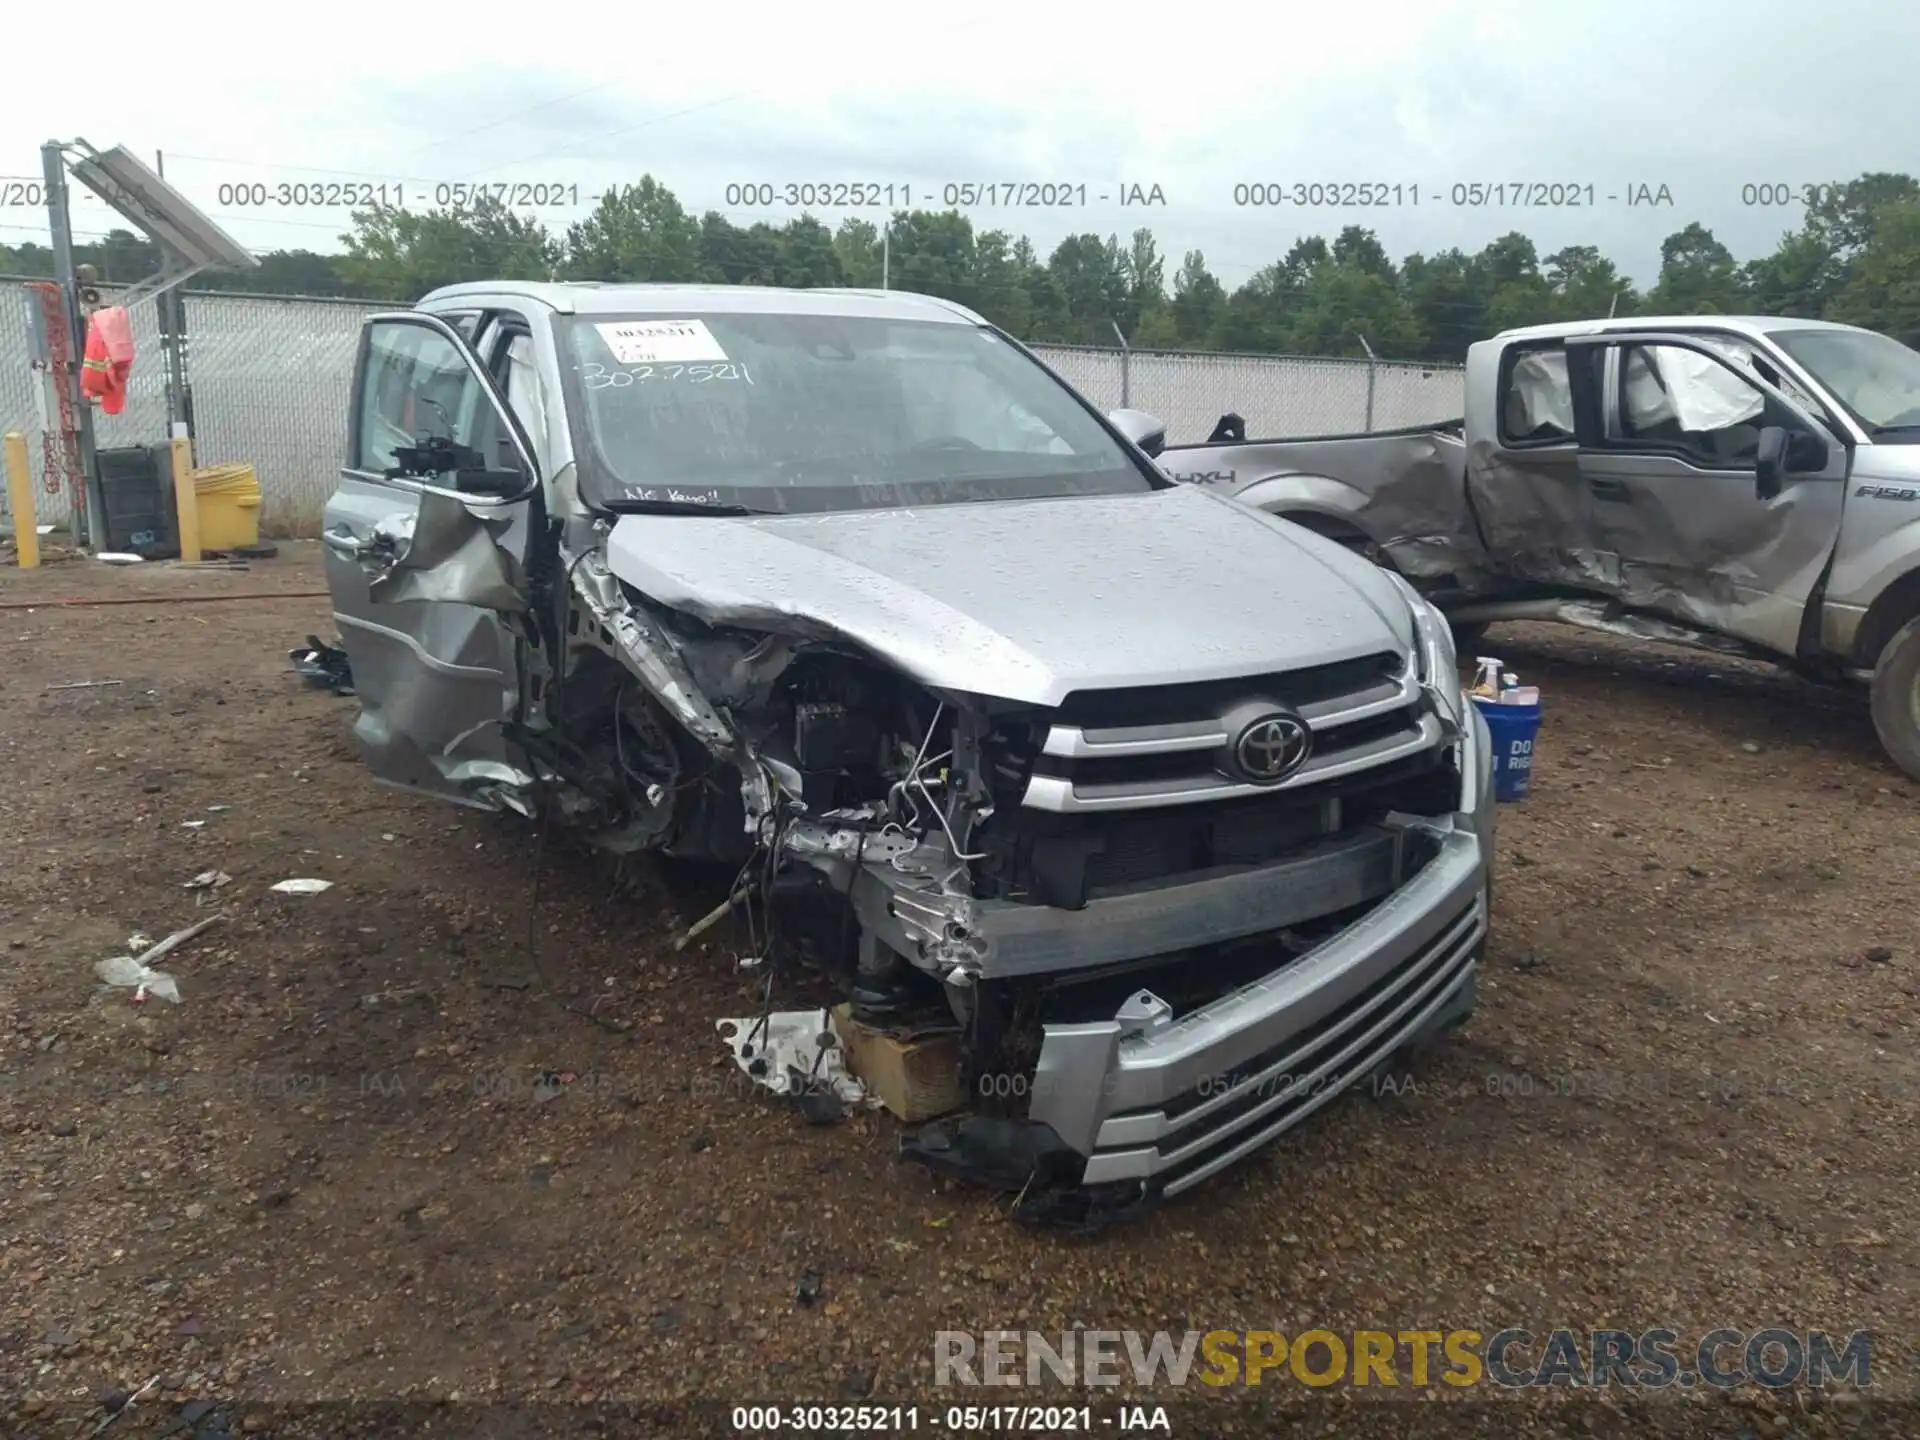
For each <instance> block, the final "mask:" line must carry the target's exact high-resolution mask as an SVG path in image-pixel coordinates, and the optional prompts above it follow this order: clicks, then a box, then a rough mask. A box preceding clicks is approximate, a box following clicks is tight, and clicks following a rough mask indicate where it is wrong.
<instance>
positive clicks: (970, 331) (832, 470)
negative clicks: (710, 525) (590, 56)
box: [562, 314, 1155, 512]
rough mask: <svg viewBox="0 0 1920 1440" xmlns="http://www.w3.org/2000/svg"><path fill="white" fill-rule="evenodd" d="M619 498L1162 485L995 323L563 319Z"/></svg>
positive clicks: (619, 501) (578, 394)
mask: <svg viewBox="0 0 1920 1440" xmlns="http://www.w3.org/2000/svg"><path fill="white" fill-rule="evenodd" d="M562 328H563V333H564V334H565V336H566V339H567V344H566V349H567V351H568V352H569V353H568V355H567V359H568V363H569V368H570V370H571V372H572V373H571V375H570V376H569V385H568V389H569V391H570V392H571V393H570V404H569V409H570V410H571V411H572V412H573V414H574V417H575V424H576V425H577V426H578V427H579V429H580V430H581V431H582V432H583V434H582V436H581V439H583V440H584V442H585V443H584V444H578V445H577V446H576V448H577V449H578V450H579V451H580V453H582V454H583V455H585V456H587V457H589V463H587V464H586V465H584V466H583V473H582V490H583V493H584V495H585V498H586V499H587V500H588V502H589V503H591V504H595V505H597V506H599V507H600V508H603V509H609V510H618V509H621V508H623V507H625V508H634V509H639V508H654V507H663V506H664V507H671V508H682V507H687V506H701V507H711V508H744V509H748V510H754V511H767V512H786V511H821V510H854V509H879V508H886V507H889V506H896V505H918V504H935V503H944V502H951V501H964V500H995V499H1008V500H1011V499H1037V498H1044V497H1052V496H1066V495H1089V494H1115V493H1123V492H1129V491H1146V490H1151V489H1154V488H1155V484H1154V482H1153V481H1152V480H1151V479H1150V478H1149V477H1148V474H1147V473H1146V471H1145V470H1144V469H1143V468H1142V467H1141V466H1139V465H1138V464H1136V463H1135V462H1134V461H1133V460H1132V458H1131V457H1130V456H1129V455H1128V453H1127V452H1126V450H1125V449H1123V448H1122V446H1121V445H1120V443H1119V442H1118V441H1116V440H1115V439H1114V438H1113V437H1112V436H1111V435H1110V434H1109V433H1108V432H1107V431H1106V430H1105V428H1103V427H1102V425H1101V424H1100V422H1099V421H1098V420H1097V419H1096V418H1095V417H1094V416H1093V415H1092V414H1091V413H1090V412H1089V411H1088V410H1087V409H1086V407H1085V406H1084V405H1082V404H1081V403H1080V401H1079V400H1078V399H1077V397H1075V396H1074V395H1073V394H1072V393H1071V392H1070V391H1068V390H1066V389H1065V388H1064V387H1063V386H1061V385H1060V384H1059V382H1057V381H1056V380H1054V378H1053V377H1052V376H1051V375H1049V374H1048V373H1047V372H1046V371H1045V370H1043V369H1042V368H1041V367H1040V366H1039V365H1037V364H1035V363H1034V362H1033V361H1032V360H1030V359H1028V358H1027V357H1026V356H1025V355H1023V354H1021V353H1020V351H1018V350H1017V349H1015V348H1014V347H1013V346H1012V345H1010V344H1008V343H1007V342H1006V341H1004V340H1002V339H1001V338H999V337H998V336H997V335H995V334H993V333H992V332H991V331H989V330H985V329H982V328H980V327H978V326H975V325H967V324H951V323H942V322H938V321H905V320H892V319H879V318H873V317H844V316H837V315H835V316H825V315H796V314H708V315H699V316H695V315H682V316H663V315H645V316H631V317H618V316H594V317H591V318H575V319H571V320H567V321H563V322H562Z"/></svg>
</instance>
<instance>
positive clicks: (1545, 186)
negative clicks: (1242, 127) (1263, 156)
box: [1232, 179, 1674, 210]
mask: <svg viewBox="0 0 1920 1440" xmlns="http://www.w3.org/2000/svg"><path fill="white" fill-rule="evenodd" d="M1232 200H1233V203H1234V204H1235V205H1236V206H1238V207H1240V208H1241V209H1265V210H1280V209H1291V210H1365V209H1381V208H1391V207H1395V206H1420V205H1438V206H1444V207H1451V208H1455V209H1468V210H1519V209H1526V210H1591V209H1594V208H1596V207H1597V206H1600V205H1622V206H1626V207H1628V208H1642V207H1653V208H1659V209H1671V208H1673V204H1674V199H1673V190H1672V188H1671V187H1670V186H1667V185H1665V184H1663V183H1661V182H1658V181H1647V180H1636V181H1631V182H1625V183H1622V182H1613V183H1608V184H1601V183H1599V182H1597V181H1593V180H1456V181H1453V182H1451V183H1448V184H1439V185H1435V184H1431V183H1427V182H1422V181H1416V180H1391V179H1375V180H1243V181H1240V182H1239V183H1238V184H1236V185H1235V186H1234V187H1233V192H1232Z"/></svg>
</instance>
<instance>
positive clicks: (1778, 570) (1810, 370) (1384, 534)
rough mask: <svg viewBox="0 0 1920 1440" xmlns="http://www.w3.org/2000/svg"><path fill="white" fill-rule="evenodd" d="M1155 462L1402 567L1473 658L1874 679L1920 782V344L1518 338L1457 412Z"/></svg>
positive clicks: (1877, 710)
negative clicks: (1651, 646)
mask: <svg viewBox="0 0 1920 1440" xmlns="http://www.w3.org/2000/svg"><path fill="white" fill-rule="evenodd" d="M1233 419H1234V417H1231V416H1229V417H1225V418H1223V422H1222V429H1221V431H1218V432H1216V435H1221V436H1224V435H1226V434H1228V433H1230V431H1231V429H1232V425H1231V423H1230V422H1231V421H1232V420H1233ZM1161 462H1162V464H1163V466H1164V467H1165V468H1166V469H1167V471H1168V473H1169V474H1171V475H1172V476H1173V478H1175V479H1176V480H1183V481H1186V482H1187V483H1189V484H1193V485H1196V486H1199V487H1201V488H1205V489H1208V490H1210V491H1213V492H1214V493H1218V494H1223V495H1227V496H1230V497H1232V498H1234V499H1236V500H1239V501H1241V502H1243V503H1245V504H1248V505H1251V506H1253V507H1255V508H1257V509H1260V510H1262V511H1265V512H1267V513H1270V514H1275V515H1281V516H1285V517H1287V518H1288V519H1292V520H1294V521H1296V522H1298V523H1300V524H1303V525H1306V526H1308V527H1310V528H1312V529H1315V530H1317V531H1319V532H1320V533H1321V534H1323V535H1326V536H1329V537H1331V538H1334V539H1337V540H1340V541H1341V542H1343V543H1345V544H1347V545H1349V546H1350V547H1352V548H1355V549H1358V550H1360V551H1362V552H1363V553H1366V554H1368V555H1369V556H1371V557H1372V558H1374V559H1376V560H1378V561H1380V562H1382V563H1383V564H1385V565H1387V566H1389V567H1391V568H1393V569H1394V570H1396V571H1397V572H1398V573H1400V574H1402V575H1404V576H1405V577H1406V578H1407V579H1409V580H1410V581H1412V582H1413V583H1414V584H1415V585H1416V586H1418V587H1419V588H1420V590H1421V591H1422V592H1423V593H1424V594H1426V595H1427V596H1428V597H1429V598H1431V599H1432V600H1433V601H1434V602H1435V603H1436V604H1437V605H1438V606H1440V608H1441V609H1442V610H1443V611H1445V612H1446V614H1447V615H1448V617H1449V619H1450V620H1451V621H1452V622H1453V624H1454V626H1455V630H1456V634H1457V636H1458V637H1459V639H1460V642H1461V645H1462V648H1463V649H1466V648H1471V647H1473V646H1474V645H1475V644H1476V643H1477V636H1478V632H1479V630H1480V629H1481V628H1482V627H1484V625H1486V624H1487V623H1491V622H1494V621H1497V620H1503V619H1550V620H1559V621H1565V622H1568V623H1571V624H1575V625H1581V626H1586V627H1589V628H1594V629H1599V630H1605V631H1611V632H1613V633H1617V634H1623V635H1628V636H1634V637H1638V638H1643V639H1653V640H1666V641H1672V642H1676V643H1681V644H1689V645H1696V646H1703V647H1706V648H1710V649H1716V650H1722V651H1726V652H1729V653H1734V654H1740V655H1745V656H1749V657H1752V658H1758V659H1764V660H1769V661H1772V662H1774V663H1777V664H1783V665H1787V666H1790V667H1792V668H1794V669H1796V670H1798V671H1800V672H1801V673H1803V674H1807V675H1810V676H1813V677H1815V678H1818V679H1822V680H1828V681H1833V682H1835V683H1842V684H1864V685H1865V687H1866V688H1867V690H1868V698H1869V703H1870V704H1871V707H1872V712H1873V719H1874V724H1875V728H1876V729H1877V731H1878V733H1879V736H1880V740H1881V743H1882V744H1883V745H1884V746H1885V748H1886V750H1887V753H1888V754H1889V755H1890V756H1891V757H1892V758H1893V759H1894V761H1895V762H1896V763H1897V764H1898V765H1899V766H1900V767H1901V768H1902V769H1903V770H1905V771H1906V773H1907V774H1908V775H1910V776H1912V777H1914V778H1916V779H1920V353H1916V352H1915V351H1913V350H1912V349H1909V348H1908V347H1907V346H1905V345H1902V344H1901V343H1900V342H1898V341H1896V340H1893V339H1890V338H1888V337H1887V336H1884V335H1879V334H1876V333H1874V332H1872V331H1868V330H1860V329H1856V328H1854V327H1852V326H1846V325H1834V324H1826V323H1822V322H1817V321H1811V320H1790V319H1780V318H1752V317H1732V316H1718V315H1716V316H1695V317H1690V318H1677V319H1676V318H1667V319H1654V318H1647V319H1631V320H1609V321H1587V322H1580V323H1575V324H1565V325H1553V326H1541V327H1537V328H1533V329H1527V330H1515V331H1509V332H1507V333H1505V334H1502V335H1499V336H1496V337H1495V338H1494V339H1491V340H1485V341H1482V342H1480V343H1479V344H1476V345H1474V346H1472V347H1471V348H1470V349H1469V351H1468V355H1467V374H1466V414H1465V417H1464V419H1463V420H1462V421H1459V422H1456V423H1453V424H1449V425H1443V426H1437V427H1433V428H1431V429H1425V428H1423V429H1415V430H1404V431H1397V432H1388V433H1382V434H1375V435H1365V436H1334V437H1326V438H1321V439H1305V440H1292V441H1253V442H1239V443H1224V444H1222V443H1209V444H1207V445H1195V446H1170V447H1167V448H1166V449H1165V450H1164V452H1163V454H1162V456H1161Z"/></svg>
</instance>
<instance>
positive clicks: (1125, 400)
mask: <svg viewBox="0 0 1920 1440" xmlns="http://www.w3.org/2000/svg"><path fill="white" fill-rule="evenodd" d="M1107 323H1108V324H1109V325H1111V326H1113V334H1114V338H1115V339H1117V340H1118V341H1119V342H1120V408H1121V409H1122V410H1129V409H1132V408H1133V347H1132V346H1130V345H1128V344H1127V335H1126V332H1125V331H1124V330H1122V329H1121V328H1120V322H1119V321H1118V320H1109V321H1108V322H1107Z"/></svg>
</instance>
